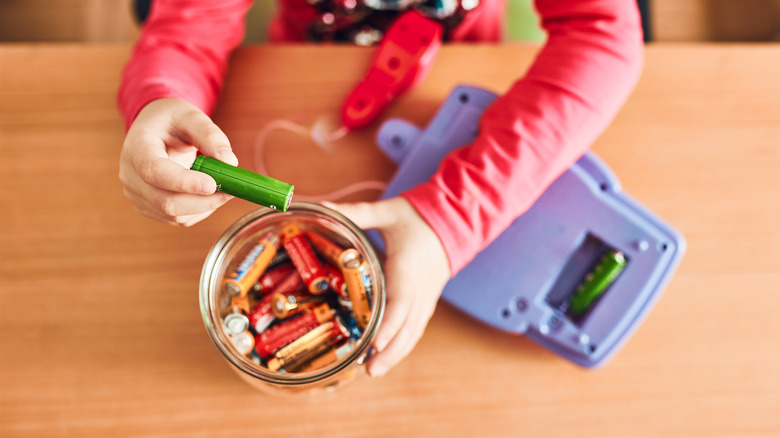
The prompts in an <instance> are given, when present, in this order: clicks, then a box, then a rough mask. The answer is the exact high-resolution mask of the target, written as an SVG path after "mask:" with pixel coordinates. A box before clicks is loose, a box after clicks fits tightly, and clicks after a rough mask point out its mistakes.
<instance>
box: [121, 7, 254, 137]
mask: <svg viewBox="0 0 780 438" xmlns="http://www.w3.org/2000/svg"><path fill="white" fill-rule="evenodd" d="M251 4H252V0H223V1H219V2H214V1H209V0H154V1H153V2H152V10H151V12H150V15H149V18H148V19H147V22H146V24H145V25H144V27H143V28H142V30H141V35H140V37H139V39H138V42H136V44H135V47H134V48H133V53H132V55H131V57H130V60H129V62H128V63H127V65H126V66H125V68H124V70H123V72H122V82H121V85H120V88H119V93H118V97H117V100H118V104H119V110H120V112H121V113H122V116H123V117H124V119H125V128H129V127H130V124H131V123H132V122H133V120H134V119H135V117H136V115H137V114H138V112H139V111H141V108H143V107H144V105H146V104H147V103H149V102H151V101H152V100H155V99H160V98H164V97H176V98H179V99H182V100H185V101H187V102H190V103H191V104H193V105H195V106H197V107H198V108H200V109H202V110H203V111H204V112H206V113H211V112H212V111H213V110H214V107H215V106H216V102H217V98H218V96H219V92H220V90H221V88H222V84H223V81H224V77H225V72H226V70H227V62H228V58H229V56H230V53H231V52H232V50H233V49H234V48H236V47H237V46H238V45H239V44H240V43H241V40H242V39H243V35H244V15H245V14H246V11H247V9H249V7H250V6H251Z"/></svg>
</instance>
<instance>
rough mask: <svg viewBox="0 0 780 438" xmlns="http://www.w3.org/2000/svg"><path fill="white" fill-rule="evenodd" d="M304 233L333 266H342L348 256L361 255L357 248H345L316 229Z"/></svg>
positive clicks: (315, 248) (316, 249)
mask: <svg viewBox="0 0 780 438" xmlns="http://www.w3.org/2000/svg"><path fill="white" fill-rule="evenodd" d="M304 233H305V234H306V237H307V238H308V239H309V242H311V246H313V247H314V250H315V251H317V254H319V255H321V256H322V257H324V258H325V260H327V261H328V262H330V263H331V264H332V265H333V266H341V264H342V263H343V261H344V260H345V259H346V258H350V257H355V256H358V255H360V253H359V252H358V251H357V250H356V249H354V248H349V249H344V248H342V247H340V246H338V245H337V244H335V243H333V241H331V240H330V239H328V238H327V237H325V236H323V235H322V234H319V233H317V232H315V231H310V230H306V231H305V232H304Z"/></svg>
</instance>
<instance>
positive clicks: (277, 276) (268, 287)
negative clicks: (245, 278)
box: [254, 264, 303, 294]
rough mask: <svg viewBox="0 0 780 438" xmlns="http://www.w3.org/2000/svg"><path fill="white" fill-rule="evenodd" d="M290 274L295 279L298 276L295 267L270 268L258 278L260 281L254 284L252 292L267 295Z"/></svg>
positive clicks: (289, 265) (286, 265)
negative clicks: (293, 275)
mask: <svg viewBox="0 0 780 438" xmlns="http://www.w3.org/2000/svg"><path fill="white" fill-rule="evenodd" d="M291 273H295V276H296V277H297V276H298V273H297V272H296V271H295V266H293V265H291V264H283V265H279V266H276V267H274V268H271V269H269V270H268V271H266V272H265V273H264V274H263V275H261V276H260V279H259V280H257V284H255V288H254V290H255V291H257V292H259V293H260V294H263V293H268V292H270V291H272V290H274V289H275V288H276V287H277V286H279V284H280V283H281V282H282V281H283V280H284V279H286V278H287V277H288V276H289V275H290V274H291ZM302 284H303V282H301V285H302Z"/></svg>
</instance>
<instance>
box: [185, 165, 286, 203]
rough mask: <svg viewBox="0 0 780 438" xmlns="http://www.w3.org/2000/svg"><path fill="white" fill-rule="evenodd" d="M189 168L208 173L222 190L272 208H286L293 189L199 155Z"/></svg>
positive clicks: (273, 180)
mask: <svg viewBox="0 0 780 438" xmlns="http://www.w3.org/2000/svg"><path fill="white" fill-rule="evenodd" d="M192 170H197V171H199V172H203V173H205V174H208V175H211V177H212V178H214V181H216V182H217V190H219V191H221V192H224V193H227V194H229V195H233V196H235V197H237V198H241V199H246V200H247V201H249V202H254V203H255V204H260V205H264V206H266V207H270V208H273V209H274V210H281V211H287V207H289V206H290V202H291V201H292V196H293V190H294V189H295V187H293V186H292V185H291V184H287V183H286V182H282V181H279V180H277V179H273V178H271V177H269V176H265V175H260V174H258V173H254V172H252V171H249V170H246V169H242V168H240V167H236V166H231V165H230V164H227V163H223V162H222V161H219V160H215V159H213V158H209V157H204V156H202V155H200V156H198V157H197V158H196V159H195V162H194V163H192Z"/></svg>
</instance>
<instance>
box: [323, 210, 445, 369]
mask: <svg viewBox="0 0 780 438" xmlns="http://www.w3.org/2000/svg"><path fill="white" fill-rule="evenodd" d="M328 206H330V207H332V208H334V209H335V210H337V211H339V212H341V213H342V214H344V215H345V216H347V217H348V218H349V219H351V220H352V221H353V222H355V224H356V225H357V226H359V227H360V228H363V229H370V228H373V229H376V230H378V231H379V232H380V233H382V237H383V239H384V241H385V248H386V255H387V259H386V261H385V276H386V285H387V308H386V311H385V315H384V319H383V320H382V324H381V325H380V327H379V331H378V332H377V335H376V338H374V348H375V349H376V350H377V353H376V354H375V355H373V356H372V357H371V359H370V360H369V362H368V373H369V374H370V375H372V376H381V375H384V374H385V373H386V372H387V371H388V370H390V368H392V367H393V366H395V365H396V364H397V363H398V362H400V361H401V360H402V359H403V358H404V357H406V356H407V355H408V354H409V353H410V352H411V351H412V348H414V346H415V345H416V344H417V341H419V340H420V338H421V337H422V335H423V332H424V331H425V327H426V326H427V325H428V320H430V318H431V316H432V315H433V311H434V310H435V309H436V304H437V303H438V300H439V296H440V295H441V292H442V290H443V289H444V286H445V284H446V283H447V281H448V280H449V278H450V266H449V261H448V259H447V255H446V253H445V252H444V248H443V247H442V245H441V242H440V241H439V238H438V237H437V236H436V234H435V233H434V232H433V230H432V229H431V228H430V227H429V226H428V224H427V223H426V222H425V220H424V219H423V218H422V217H420V215H419V214H417V211H416V210H415V209H414V207H412V205H411V204H409V202H408V201H407V200H406V199H404V198H402V197H396V198H391V199H388V200H385V201H379V202H371V203H356V204H328Z"/></svg>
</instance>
